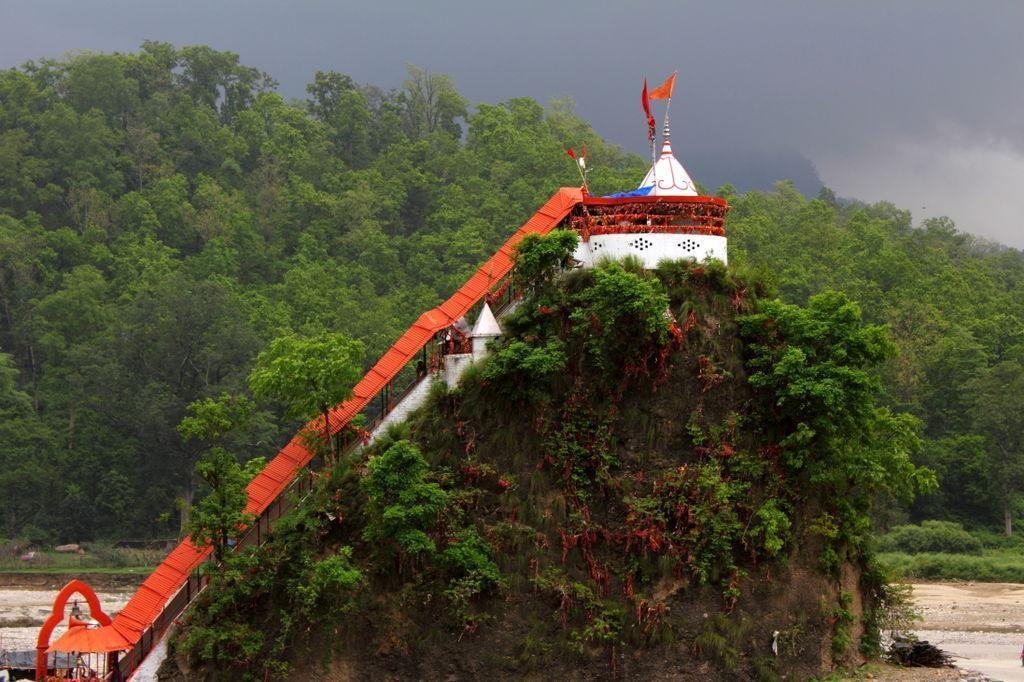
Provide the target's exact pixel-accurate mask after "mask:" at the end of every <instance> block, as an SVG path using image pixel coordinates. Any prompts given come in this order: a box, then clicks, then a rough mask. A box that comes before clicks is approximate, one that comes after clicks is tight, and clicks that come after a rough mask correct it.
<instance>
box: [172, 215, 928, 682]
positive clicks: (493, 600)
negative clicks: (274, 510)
mask: <svg viewBox="0 0 1024 682" xmlns="http://www.w3.org/2000/svg"><path fill="white" fill-rule="evenodd" d="M562 238H563V239H564V235H563V237H562ZM558 239H559V234H558V233H555V234H553V235H552V236H550V237H547V238H544V239H539V240H531V241H529V242H527V243H525V244H524V246H523V247H522V249H521V253H525V254H529V253H531V250H535V251H534V252H533V253H534V254H535V255H536V254H538V253H542V252H545V249H546V250H547V251H546V252H547V253H550V251H551V249H552V248H553V245H554V244H555V243H556V241H557V240H558ZM570 252H571V250H570ZM558 260H559V259H558V258H555V259H554V260H551V259H545V258H543V257H538V258H532V259H531V258H528V257H527V258H523V257H521V259H520V265H519V267H518V269H517V279H518V285H519V286H520V287H521V288H522V289H523V290H524V291H526V292H527V294H526V296H525V297H524V300H523V301H522V303H521V304H520V306H519V307H518V309H517V310H516V311H515V312H514V313H513V314H512V315H510V316H509V317H506V318H505V319H504V320H503V321H502V324H503V326H504V328H505V336H504V338H503V339H501V340H500V341H499V342H498V343H497V344H496V345H495V347H494V348H493V350H492V354H491V355H490V357H489V358H488V359H487V360H486V361H484V362H483V363H481V364H479V365H477V366H475V367H473V368H471V369H470V371H469V372H468V373H467V375H466V376H465V377H464V379H463V380H462V382H461V384H460V386H459V387H458V388H457V389H455V390H452V391H448V390H446V389H445V388H444V387H443V385H440V384H439V385H438V386H437V387H436V388H435V390H434V393H433V394H432V396H431V399H430V401H429V402H428V404H427V405H426V406H425V407H424V408H422V409H421V410H419V411H418V412H417V413H415V414H414V415H413V416H412V417H411V418H410V419H409V420H408V421H407V422H406V424H404V425H402V426H400V427H398V428H393V429H392V430H391V431H390V432H388V433H387V434H386V435H385V436H384V437H383V438H380V439H378V440H377V441H375V442H374V444H373V446H372V447H368V448H365V449H364V450H362V451H361V452H360V453H358V454H357V455H354V456H352V457H350V458H348V459H346V460H345V461H342V462H341V463H340V464H339V465H338V466H337V467H335V468H334V469H332V470H324V471H322V472H320V474H319V481H318V483H317V486H316V487H315V489H314V492H313V493H312V494H311V495H310V497H309V498H307V499H306V500H305V501H304V502H303V504H302V505H300V506H299V507H298V508H297V509H296V510H295V511H293V512H291V513H290V514H289V515H288V516H287V517H286V518H285V519H284V520H282V521H281V522H280V523H279V525H278V526H277V528H276V530H275V532H274V535H273V538H272V540H271V541H270V542H268V543H267V544H265V545H264V546H263V547H262V548H260V549H259V550H258V551H255V552H253V553H248V554H241V553H240V554H236V555H235V556H233V557H232V558H231V560H230V561H229V562H227V563H226V564H225V565H224V566H222V567H221V568H220V569H218V570H217V571H216V572H215V573H214V575H213V577H212V581H213V582H212V585H211V589H209V590H207V591H206V592H205V593H204V594H203V596H202V597H201V599H200V603H199V604H198V606H197V607H196V608H195V609H194V610H193V611H192V612H191V615H190V616H189V618H188V621H187V623H186V624H185V627H184V628H183V631H182V632H181V633H180V634H179V636H177V637H176V638H175V639H174V640H173V642H172V651H173V656H172V657H170V658H169V659H168V662H167V664H166V665H165V666H164V669H163V671H162V679H199V678H205V679H211V680H214V679H254V680H263V679H349V678H351V679H399V678H401V679H407V678H417V679H477V678H484V677H490V678H501V679H513V678H515V679H519V678H523V677H526V678H531V677H532V678H537V679H540V678H544V679H552V678H556V677H559V676H561V677H565V678H568V679H583V678H592V677H614V676H623V677H641V676H642V677H644V678H650V679H693V680H698V679H699V680H707V679H737V678H744V679H766V680H769V679H779V678H781V677H783V676H785V677H786V678H787V679H794V678H797V679H803V678H807V677H809V676H812V675H815V674H818V673H820V672H821V671H824V670H828V669H830V668H832V667H833V666H836V665H842V664H850V663H855V662H857V661H859V660H860V659H861V658H862V656H864V655H865V654H872V653H874V652H875V651H876V647H877V641H878V640H877V632H878V621H879V618H880V617H881V615H880V614H881V608H880V607H882V606H884V603H883V602H884V595H885V589H884V580H883V577H882V576H880V575H879V574H878V572H877V571H875V570H874V569H873V568H872V563H871V560H870V551H869V547H868V546H867V540H866V535H867V532H868V529H869V521H868V512H869V509H870V504H871V502H872V500H873V499H874V498H875V497H876V496H878V495H880V494H886V495H897V496H909V495H913V494H914V493H915V492H916V491H917V490H919V489H921V488H922V487H927V486H928V485H929V484H930V477H929V476H928V474H927V472H922V471H920V470H918V469H915V468H914V467H913V465H912V464H911V463H910V459H909V455H910V453H911V452H912V451H913V449H914V448H915V447H916V445H917V438H916V436H915V434H914V424H913V421H912V420H910V419H908V418H906V417H902V416H898V415H894V414H892V413H890V412H889V411H888V410H886V409H881V408H879V407H878V406H877V405H876V403H875V392H876V389H877V380H876V379H875V376H874V374H873V367H875V366H876V365H877V364H878V363H880V362H882V361H883V360H884V359H885V358H886V357H887V355H888V354H889V353H890V350H891V343H890V342H889V341H888V340H887V338H886V335H885V332H884V330H883V329H882V328H881V327H877V326H871V325H864V324H862V323H861V321H860V312H859V310H858V309H857V306H856V305H855V304H853V303H851V302H849V301H848V300H847V299H846V298H845V297H843V296H842V295H839V294H833V293H825V294H822V295H819V296H817V297H813V298H812V299H811V300H810V302H809V304H808V305H807V306H806V307H798V306H794V305H789V304H785V303H781V302H779V301H777V300H772V299H770V298H768V296H769V295H770V292H768V291H766V290H765V287H764V285H762V284H761V283H760V281H759V280H758V278H756V277H753V276H751V275H750V274H749V273H744V272H739V271H736V270H728V269H726V268H725V267H724V266H721V265H720V264H717V263H712V264H707V265H698V264H693V263H682V262H673V263H663V264H662V265H661V266H659V268H658V269H657V270H656V271H654V272H646V271H644V270H643V269H642V268H641V267H639V265H638V264H637V263H631V262H629V261H626V262H619V263H616V262H608V263H604V264H603V265H600V266H599V267H597V268H595V269H592V270H581V271H571V272H568V273H563V272H562V271H560V270H559V269H557V268H556V267H554V264H555V263H557V262H558Z"/></svg>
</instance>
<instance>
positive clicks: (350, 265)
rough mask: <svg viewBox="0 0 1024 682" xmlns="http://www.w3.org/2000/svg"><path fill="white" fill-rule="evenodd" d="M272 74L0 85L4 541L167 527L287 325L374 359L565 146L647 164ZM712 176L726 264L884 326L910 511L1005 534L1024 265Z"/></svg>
mask: <svg viewBox="0 0 1024 682" xmlns="http://www.w3.org/2000/svg"><path fill="white" fill-rule="evenodd" d="M274 85H275V84H274V82H273V80H272V78H270V77H269V76H268V75H267V74H264V73H261V72H260V71H258V70H257V69H254V68H251V67H248V66H245V65H242V64H240V63H239V60H238V58H237V56H236V55H234V54H232V53H227V52H218V51H215V50H213V49H211V48H207V47H202V46H193V47H183V48H175V47H174V46H171V45H168V44H164V43H146V44H144V45H143V46H142V47H141V48H140V50H139V51H138V52H136V53H133V54H112V55H107V54H79V55H74V56H71V57H68V58H65V59H62V60H40V61H38V62H33V63H29V64H26V65H25V66H23V67H21V68H18V69H11V70H8V71H4V72H0V352H2V354H0V489H3V490H5V491H8V492H7V494H6V496H5V504H4V506H3V508H2V510H0V535H6V536H14V535H25V536H28V537H30V538H32V539H35V540H38V541H46V540H57V539H67V540H75V541H77V540H86V539H91V538H101V537H108V538H109V537H125V536H131V537H146V536H156V535H167V534H174V533H176V532H177V530H178V503H177V502H176V501H177V500H179V499H186V500H187V499H189V498H190V496H191V495H192V493H193V490H194V487H195V485H194V475H193V473H192V472H193V466H194V463H195V460H196V457H197V456H198V454H199V451H200V448H199V446H193V445H191V444H189V443H187V442H184V441H183V440H182V438H181V436H180V435H179V433H178V431H177V430H176V426H177V425H178V423H179V422H180V421H181V419H182V417H183V416H184V415H185V406H186V405H187V404H188V403H190V402H192V401H194V400H196V399H199V398H204V397H209V396H216V395H219V394H221V393H225V392H230V393H240V392H244V390H245V379H246V377H247V375H248V374H249V371H250V369H251V366H252V362H253V359H254V358H255V356H256V354H257V353H258V352H259V351H260V350H262V349H264V348H265V347H266V346H267V344H268V343H269V342H270V341H271V340H272V339H274V338H276V337H278V336H281V335H282V334H286V333H296V334H314V333H318V332H321V331H341V332H345V333H347V334H349V335H351V336H353V337H355V338H358V339H361V340H362V341H363V342H364V343H365V344H366V348H367V358H366V359H367V362H368V361H370V360H372V359H373V358H374V357H375V355H376V354H379V353H380V352H382V351H383V350H384V349H385V348H386V347H387V346H388V345H389V344H390V342H391V341H392V340H393V339H394V338H396V337H397V336H398V335H399V333H400V332H401V331H402V330H403V329H404V328H405V327H406V326H407V325H408V324H409V323H410V322H411V321H412V320H413V319H414V318H415V317H416V316H417V315H418V314H419V313H420V312H421V311H422V310H424V309H427V308H429V307H431V306H433V305H435V304H436V303H437V302H438V301H439V300H441V299H442V298H443V297H445V296H447V295H448V294H450V293H451V292H452V291H453V290H454V289H455V288H456V287H457V286H458V285H459V284H461V283H462V281H464V279H465V278H466V277H467V275H468V274H469V273H470V272H471V271H472V269H473V268H474V267H475V266H476V265H477V264H479V263H480V262H481V261H483V260H484V259H485V258H486V257H487V256H488V255H490V254H491V253H492V252H493V250H494V249H495V248H496V247H497V246H498V245H499V244H500V243H501V242H502V241H503V240H504V239H505V238H507V236H508V235H509V234H510V233H511V232H512V231H513V230H514V229H515V228H516V227H517V226H518V225H519V224H520V223H521V222H522V221H523V220H524V219H526V218H527V217H529V215H531V214H532V213H533V211H534V210H536V208H537V207H538V206H539V205H540V204H542V203H543V201H544V200H546V199H547V198H548V197H549V196H550V194H551V193H552V192H553V191H554V190H555V189H556V188H557V187H559V186H562V185H574V184H578V176H577V175H576V172H575V169H574V168H573V166H572V165H571V163H570V162H569V160H568V159H567V158H566V156H565V153H564V149H565V148H566V147H568V146H578V145H580V144H585V145H586V146H587V148H588V150H589V165H590V166H591V168H592V169H593V170H592V172H591V175H590V181H591V189H592V191H593V192H595V193H602V192H605V191H612V190H619V189H623V188H629V187H632V186H634V185H635V184H636V183H637V182H638V180H639V179H640V178H641V177H642V175H643V173H644V171H645V169H646V166H647V162H646V161H645V160H644V159H642V158H640V157H638V156H634V155H628V154H624V153H623V152H621V151H620V150H619V149H617V148H616V147H614V146H611V145H608V144H606V143H604V142H603V141H602V140H601V139H600V138H599V137H598V136H597V135H596V134H595V133H594V131H593V130H592V129H591V128H590V127H589V126H588V125H587V124H586V123H585V122H584V121H582V120H580V119H579V118H578V117H577V116H576V115H575V114H574V113H573V111H572V107H571V104H570V103H568V102H554V103H553V104H552V105H550V106H549V107H548V108H546V109H545V108H544V107H542V106H541V105H539V104H537V103H536V102H534V101H532V100H530V99H524V98H517V99H511V100H509V101H507V102H504V103H502V104H499V105H490V104H477V105H475V106H472V107H470V106H469V103H468V102H467V101H466V100H465V98H463V97H462V96H461V95H459V93H458V92H457V90H456V89H455V86H454V84H453V83H451V81H450V80H449V79H448V78H447V77H445V76H443V75H436V74H430V73H427V72H424V71H421V70H419V69H417V68H414V67H410V68H409V73H408V79H407V80H406V82H405V83H404V85H403V87H402V88H400V89H399V90H395V91H384V90H381V89H379V88H377V87H374V86H372V85H366V84H358V83H355V82H354V81H353V80H352V79H351V78H350V77H348V76H346V75H343V74H342V73H336V72H329V73H316V74H314V75H313V76H312V82H311V83H310V84H309V86H308V88H307V90H308V95H307V97H306V98H305V99H302V100H299V101H294V102H287V101H285V100H284V99H283V98H282V97H281V96H280V95H278V94H276V93H275V92H274ZM679 115H681V114H680V113H678V111H677V116H679ZM638 118H639V114H638ZM677 154H678V155H679V156H680V158H681V159H682V160H683V161H684V163H685V160H686V150H685V149H678V150H677ZM721 191H722V193H723V195H724V196H726V197H727V198H728V199H729V201H730V203H732V204H733V210H732V213H731V214H730V220H729V223H728V225H727V229H728V230H729V237H730V249H731V257H732V259H733V260H734V261H740V262H742V261H746V262H748V263H750V264H753V265H758V266H762V267H763V268H764V269H765V270H766V272H767V273H768V275H769V277H770V278H772V279H773V280H774V282H775V283H776V285H777V286H778V288H779V291H780V293H781V295H782V296H783V298H785V299H787V300H790V301H793V302H798V303H805V302H806V300H807V299H808V297H809V296H810V295H811V294H812V293H816V292H818V291H820V290H822V289H824V288H834V289H839V290H842V291H845V292H846V293H848V294H849V295H850V296H851V297H852V298H853V299H855V300H857V301H859V302H860V304H861V308H862V309H863V311H864V314H865V316H866V318H867V319H868V320H869V321H871V322H883V323H887V324H888V325H889V326H890V329H891V332H892V335H893V338H894V340H895V341H896V345H897V347H898V348H899V350H900V353H899V355H898V356H896V357H894V358H892V359H891V360H890V361H889V363H888V364H887V365H886V366H885V367H884V369H883V370H882V372H883V376H882V379H883V383H884V385H885V386H886V388H887V391H888V396H887V397H888V401H889V403H890V405H891V406H892V407H894V408H895V409H897V410H899V411H907V412H911V413H913V414H915V415H917V416H918V417H919V418H920V419H921V421H922V425H921V429H922V435H923V436H925V440H924V447H923V448H922V450H921V452H920V454H919V458H920V460H921V461H922V462H923V463H926V464H929V465H930V466H932V467H933V468H934V469H935V470H936V471H937V473H938V475H939V477H940V482H941V485H942V487H941V489H940V492H939V493H938V494H937V495H936V496H934V497H932V498H928V499H925V500H923V501H922V502H920V503H919V504H920V505H921V507H920V508H919V509H918V510H916V512H917V513H919V514H922V515H926V516H940V515H953V516H956V517H958V518H962V519H966V520H970V521H973V522H975V523H979V524H988V525H992V524H997V523H999V522H1000V521H1001V518H1002V510H1003V507H1004V503H1010V504H1011V505H1012V503H1013V502H1014V501H1015V499H1016V490H1017V487H1018V486H1019V485H1022V486H1024V478H1022V477H1021V476H1020V475H1018V474H1019V473H1020V472H1021V471H1022V470H1024V454H1022V446H1021V445H1020V444H1019V442H1018V441H1017V440H1016V439H1017V438H1018V436H1017V435H1016V428H1015V427H1016V424H1018V423H1019V420H1018V416H1019V414H1020V412H1021V410H1022V409H1024V406H1015V404H1014V403H1015V402H1016V403H1021V402H1024V390H1022V386H1021V384H1022V383H1024V369H1022V365H1021V362H1024V357H1022V355H1021V353H1020V352H1018V351H1019V348H1018V344H1019V343H1020V342H1021V340H1022V337H1021V334H1022V330H1021V320H1022V319H1024V311H1022V310H1021V306H1022V305H1024V304H1022V302H1021V296H1020V291H1021V280H1022V278H1024V264H1022V262H1021V258H1020V254H1019V253H1018V252H1016V251H1011V250H1005V249H999V248H995V247H992V246H990V245H984V244H981V245H979V244H977V243H975V242H974V241H973V240H972V239H971V238H970V237H967V236H965V235H962V234H959V233H957V232H956V231H955V229H954V228H953V226H952V225H951V224H949V223H948V222H947V221H943V220H937V221H930V222H928V223H926V224H925V225H924V226H921V227H919V228H914V227H913V226H912V224H911V217H910V215H909V214H908V213H907V212H905V211H900V210H898V209H897V208H895V207H893V206H891V205H887V204H880V205H876V206H872V207H866V206H860V205H840V204H839V203H838V202H836V201H835V200H834V198H833V197H832V196H831V195H830V194H828V193H827V192H825V193H823V195H822V197H820V198H818V199H816V200H807V199H806V198H804V197H803V196H802V195H800V194H799V193H797V192H796V191H795V190H794V189H793V188H792V186H791V185H785V184H783V185H780V186H779V189H778V191H777V192H774V193H770V194H765V193H749V194H745V195H742V196H734V195H733V193H732V192H731V191H729V188H728V187H726V188H723V189H722V190H721ZM964 227H966V228H968V229H969V228H970V226H969V225H967V226H964ZM279 414H280V409H279V407H278V406H276V405H264V406H262V411H261V415H260V418H259V419H256V420H255V421H254V424H255V425H254V426H253V427H252V428H250V429H249V431H248V432H247V433H245V434H243V435H241V436H239V441H238V442H236V443H234V444H233V447H232V449H233V451H235V452H237V453H239V454H240V455H242V456H245V455H247V454H248V455H253V456H255V455H260V454H263V455H265V454H268V453H270V452H272V451H273V450H275V445H276V444H277V443H279V442H280V441H281V439H282V438H283V437H285V436H286V435H290V433H291V432H292V430H293V427H294V426H295V425H294V424H291V423H282V422H281V420H280V419H278V418H277V417H276V415H279ZM994 492H998V494H993V493H994ZM893 510H894V511H895V512H897V513H899V510H898V509H896V508H895V507H893Z"/></svg>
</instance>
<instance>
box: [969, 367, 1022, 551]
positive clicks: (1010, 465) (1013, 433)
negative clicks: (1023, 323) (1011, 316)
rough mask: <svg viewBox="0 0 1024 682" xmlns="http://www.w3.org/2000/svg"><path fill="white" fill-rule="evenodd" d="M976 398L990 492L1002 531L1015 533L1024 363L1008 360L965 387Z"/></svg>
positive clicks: (975, 416) (975, 414) (974, 415)
mask: <svg viewBox="0 0 1024 682" xmlns="http://www.w3.org/2000/svg"><path fill="white" fill-rule="evenodd" d="M964 388H965V389H966V390H967V391H968V392H970V393H973V394H974V395H975V402H974V407H973V409H972V410H971V417H972V419H973V421H974V427H975V429H976V430H977V432H978V433H979V434H981V435H983V436H984V437H985V441H986V443H987V445H988V469H989V472H990V477H991V480H992V482H993V483H994V489H993V490H992V491H991V492H992V493H994V494H995V495H996V496H997V497H998V499H999V503H1000V506H1001V507H1002V510H1003V529H1004V530H1005V532H1006V534H1007V535H1012V534H1013V506H1014V503H1015V502H1016V501H1017V500H1018V499H1019V497H1020V495H1021V493H1022V492H1024V431H1022V429H1021V425H1022V424H1024V364H1022V363H1021V362H1020V360H1018V359H1016V358H1013V359H1007V360H1004V361H1003V362H1000V363H999V364H997V365H995V366H994V367H991V368H990V369H988V370H987V371H985V372H984V373H983V374H981V375H980V376H978V377H977V378H975V379H973V380H971V381H970V382H968V383H967V385H966V386H965V387H964Z"/></svg>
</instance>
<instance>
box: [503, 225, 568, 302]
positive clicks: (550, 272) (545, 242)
mask: <svg viewBox="0 0 1024 682" xmlns="http://www.w3.org/2000/svg"><path fill="white" fill-rule="evenodd" d="M579 240H580V238H579V235H578V234H576V231H575V230H552V231H551V232H550V233H548V234H547V235H545V236H543V237H541V236H539V235H535V234H528V235H526V236H525V237H523V240H522V241H521V242H519V245H518V246H517V247H516V263H515V270H514V271H513V274H512V276H513V279H514V281H515V284H516V286H518V287H520V288H524V287H529V288H532V289H534V290H537V289H539V288H541V287H543V286H544V285H546V284H550V283H551V281H552V280H553V279H554V276H555V274H556V273H557V272H558V270H559V268H562V267H565V265H566V264H568V262H569V259H570V258H571V257H572V254H573V252H574V251H575V250H576V245H577V244H578V243H579Z"/></svg>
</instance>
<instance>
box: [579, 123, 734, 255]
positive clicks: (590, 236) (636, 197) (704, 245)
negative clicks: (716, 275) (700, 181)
mask: <svg viewBox="0 0 1024 682" xmlns="http://www.w3.org/2000/svg"><path fill="white" fill-rule="evenodd" d="M728 210H729V204H727V203H726V202H725V200H724V199H720V198H718V197H708V196H700V195H699V194H698V193H697V188H696V185H695V184H694V182H693V180H692V179H691V178H690V175H689V173H687V172H686V169H685V168H683V164H681V163H679V160H678V159H676V157H675V155H674V154H673V153H672V143H671V131H670V129H669V124H668V121H666V122H665V127H664V130H663V132H662V143H661V154H660V155H659V157H658V159H657V160H656V161H655V162H654V164H653V165H652V166H651V169H650V170H649V171H647V175H646V176H645V177H644V179H643V181H642V182H641V183H640V187H639V188H637V189H635V190H632V191H629V192H620V193H618V194H612V195H609V196H606V197H590V196H586V197H584V199H583V201H582V202H581V205H580V207H579V208H578V209H577V210H576V211H575V212H574V215H573V217H572V220H571V221H570V224H571V226H572V227H573V228H574V229H575V230H577V231H578V232H579V233H580V245H579V247H578V248H577V249H576V253H575V258H576V260H578V261H579V262H580V263H582V264H583V265H584V266H590V265H593V264H594V263H596V262H597V261H598V260H600V259H601V258H603V257H607V258H622V257H624V256H636V257H637V258H639V259H640V260H641V261H642V262H643V264H644V266H645V267H647V268H654V267H656V266H657V265H658V263H659V261H663V260H679V259H684V258H691V259H693V260H696V261H704V260H708V259H718V260H720V261H722V262H723V263H727V262H728V253H727V251H726V238H725V214H726V213H727V212H728Z"/></svg>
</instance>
